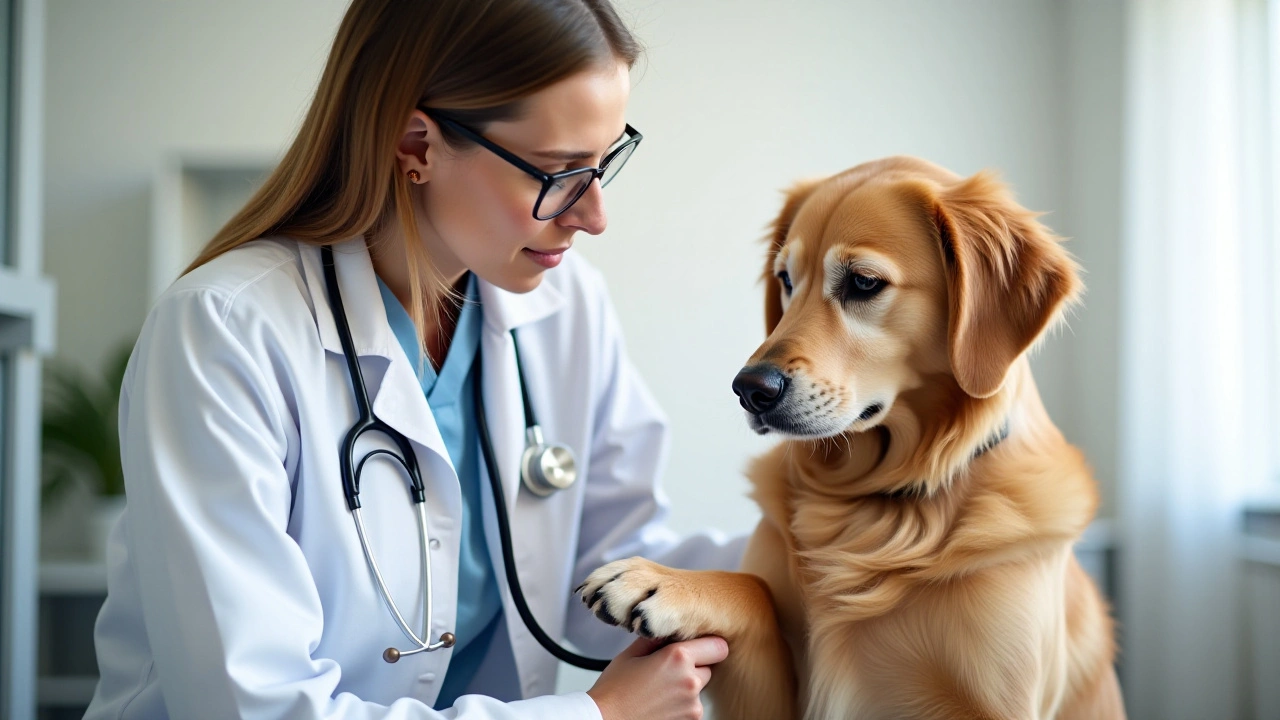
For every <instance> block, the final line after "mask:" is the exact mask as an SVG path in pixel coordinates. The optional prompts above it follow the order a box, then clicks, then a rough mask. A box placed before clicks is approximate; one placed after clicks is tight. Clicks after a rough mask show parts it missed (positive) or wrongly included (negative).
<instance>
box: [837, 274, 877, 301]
mask: <svg viewBox="0 0 1280 720" xmlns="http://www.w3.org/2000/svg"><path fill="white" fill-rule="evenodd" d="M884 286H885V282H884V280H881V279H880V278H878V277H872V276H870V275H862V274H859V273H855V272H850V273H848V274H847V275H846V276H845V279H844V299H845V300H846V301H848V300H870V299H871V298H873V297H875V296H876V295H877V294H879V292H880V291H881V290H883V289H884Z"/></svg>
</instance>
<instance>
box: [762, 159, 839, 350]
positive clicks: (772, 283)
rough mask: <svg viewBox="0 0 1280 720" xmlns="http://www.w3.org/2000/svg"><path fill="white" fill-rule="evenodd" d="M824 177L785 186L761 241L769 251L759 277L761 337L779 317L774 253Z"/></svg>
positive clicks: (780, 311)
mask: <svg viewBox="0 0 1280 720" xmlns="http://www.w3.org/2000/svg"><path fill="white" fill-rule="evenodd" d="M825 180H826V178H809V179H806V180H799V181H797V182H796V183H795V184H793V185H792V186H791V187H790V188H788V189H787V190H786V191H785V194H786V197H787V199H786V202H784V203H783V205H782V212H780V213H778V217H777V218H775V219H774V221H773V223H772V224H770V225H769V234H768V235H767V236H766V237H765V241H766V242H768V243H769V250H768V252H766V253H765V257H764V272H763V273H762V274H761V276H760V277H761V279H762V280H763V281H764V334H765V337H768V336H769V335H771V334H772V333H773V329H774V328H776V327H778V322H779V321H781V320H782V288H781V283H779V282H778V279H777V278H775V277H774V276H773V261H774V258H776V257H777V256H778V250H780V249H782V244H783V243H785V242H786V241H787V233H789V232H790V231H791V223H792V222H793V221H795V219H796V214H797V213H799V212H800V206H801V205H804V201H805V200H808V199H809V196H810V195H812V194H813V191H814V188H816V187H818V186H819V185H821V184H822V183H823V181H825Z"/></svg>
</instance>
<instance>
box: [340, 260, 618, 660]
mask: <svg viewBox="0 0 1280 720" xmlns="http://www.w3.org/2000/svg"><path fill="white" fill-rule="evenodd" d="M320 256H321V262H322V264H323V265H324V279H325V285H326V287H327V289H328V292H329V307H330V309H331V311H332V313H333V319H334V323H335V324H336V325H337V328H338V337H339V339H340V340H341V342H342V353H343V355H344V357H345V359H346V361H347V371H348V373H349V374H350V376H351V385H352V387H353V389H354V391H355V396H356V408H357V410H358V411H359V413H360V418H359V419H358V420H357V421H356V423H355V425H352V426H351V429H350V430H348V431H347V434H346V436H345V437H344V438H343V440H342V448H341V450H342V465H341V467H342V491H343V494H344V495H345V496H346V499H347V508H348V509H349V510H350V511H351V516H352V517H353V518H354V520H355V525H356V534H357V535H358V536H359V537H360V547H361V549H362V550H363V551H364V558H365V561H366V562H367V563H368V564H369V571H370V573H371V574H372V575H373V579H374V583H375V584H376V585H377V587H378V593H379V594H380V595H381V596H382V601H383V603H384V604H386V606H387V610H388V611H389V612H390V613H391V617H392V618H393V619H394V620H395V622H396V625H397V626H399V628H400V631H401V632H402V633H404V635H405V637H407V638H408V639H409V641H410V642H411V643H413V645H414V647H413V648H411V649H408V650H399V649H396V648H394V647H389V648H387V649H386V650H385V651H384V652H383V653H382V659H383V660H385V661H387V662H389V663H394V662H396V661H398V660H399V659H400V658H402V657H404V656H406V655H415V654H417V653H420V652H432V651H434V650H439V649H440V648H449V647H453V645H454V643H455V642H456V640H457V639H456V638H455V637H454V634H453V633H450V632H446V633H441V634H440V637H439V638H438V639H437V640H436V641H435V642H430V637H431V617H432V614H431V610H432V606H431V594H432V593H431V555H430V552H429V550H428V547H429V543H430V538H429V537H428V536H427V512H426V492H425V490H424V487H423V484H422V473H421V471H420V470H419V468H418V459H417V456H416V455H415V454H414V452H413V446H412V445H410V443H409V439H408V438H406V437H405V436H404V435H403V434H401V433H400V432H398V431H397V430H396V429H395V428H393V427H391V426H390V425H388V424H386V423H385V422H383V421H382V420H381V419H379V418H378V417H377V416H376V415H374V414H373V405H372V403H370V402H369V392H368V390H367V389H366V388H365V384H364V374H363V373H362V372H361V371H360V363H359V362H358V361H357V360H356V353H355V347H354V346H355V343H354V342H353V341H352V339H351V328H350V326H348V324H347V314H346V310H345V309H344V308H343V305H342V293H341V291H340V290H339V289H338V273H337V270H336V269H335V267H334V263H333V251H332V250H331V249H330V248H329V247H328V246H324V247H322V248H321V249H320ZM511 341H512V345H513V346H515V347H516V374H517V375H518V377H519V379H520V400H521V402H522V403H523V404H524V420H525V449H524V454H523V455H522V456H521V458H520V477H521V479H522V480H523V484H524V487H525V488H526V489H528V490H529V491H530V492H531V493H533V494H534V495H536V496H537V497H548V496H550V495H552V494H554V493H555V492H557V491H559V490H563V489H565V488H567V487H569V486H571V485H573V483H574V481H576V480H577V479H578V464H577V460H576V459H575V458H574V455H573V451H572V450H570V449H569V448H568V447H566V446H564V445H549V444H547V443H546V442H545V441H544V440H543V436H542V427H541V426H540V425H539V424H538V421H537V418H536V417H535V416H534V414H533V407H532V405H531V404H530V402H529V391H528V387H527V383H526V382H525V378H524V368H523V367H522V366H521V363H520V350H519V346H518V345H517V344H516V342H515V331H514V330H513V331H512V332H511ZM481 363H482V358H481V352H480V349H479V347H477V349H476V359H475V365H474V369H473V372H475V373H476V382H474V383H473V385H474V386H475V403H476V421H477V424H478V425H479V430H480V449H481V452H482V453H483V455H484V463H485V466H486V467H487V468H488V469H489V484H490V486H491V487H492V488H493V498H494V503H493V504H494V508H495V512H496V514H497V516H498V537H499V540H500V542H501V544H502V564H503V568H504V571H505V572H506V576H507V584H508V585H509V586H510V588H511V597H512V600H513V601H514V602H515V606H516V610H517V612H519V613H520V618H521V619H522V620H523V621H524V624H525V627H527V628H528V629H529V632H530V633H531V634H532V635H533V637H534V638H535V639H537V641H538V642H539V643H540V644H541V645H542V646H543V647H544V648H546V649H547V651H548V652H550V653H551V654H552V655H554V656H556V657H557V658H559V659H560V660H563V661H564V662H567V663H569V664H571V665H576V666H578V667H580V668H583V669H586V670H604V668H605V667H606V666H607V665H608V664H609V661H608V660H607V659H597V658H589V657H584V656H582V655H578V654H577V653H573V652H570V651H568V650H565V649H564V648H563V647H561V646H560V644H559V643H557V642H556V641H555V640H553V639H551V637H550V636H549V635H547V633H546V632H545V631H544V630H543V629H542V626H541V625H539V624H538V621H537V619H536V618H534V617H533V612H532V611H531V610H530V609H529V604H528V602H526V601H525V597H524V591H523V590H521V588H520V577H519V575H518V573H517V572H516V564H515V560H514V559H513V558H514V553H513V552H512V549H511V522H510V519H509V518H508V517H507V502H506V493H505V491H504V490H503V489H502V480H501V478H500V477H499V476H498V463H497V460H496V458H495V456H494V452H493V443H492V441H491V440H490V437H489V424H488V422H487V421H486V419H485V410H484V393H483V392H482V388H481V383H480V378H481V377H483V373H482V365H481ZM370 431H376V432H380V433H382V434H383V435H385V436H387V437H388V438H390V439H391V441H392V442H393V443H395V445H396V447H397V448H398V449H399V451H400V454H399V455H397V454H396V453H395V452H393V451H391V450H387V449H378V450H374V451H372V452H370V453H368V454H366V455H365V456H364V457H363V458H361V459H360V462H359V463H356V462H355V446H356V441H357V440H358V439H359V438H360V436H361V435H363V434H365V433H366V432H370ZM375 455H386V456H388V457H390V458H392V459H394V460H395V461H396V462H398V463H399V464H400V466H401V467H403V468H404V470H405V473H406V474H407V475H408V478H409V495H410V497H411V498H412V500H413V507H414V511H415V514H416V516H417V519H418V544H419V552H420V553H421V556H422V580H423V587H422V591H423V630H422V634H421V635H418V634H417V633H415V632H414V631H413V629H412V628H410V627H409V623H408V622H406V621H405V619H404V616H403V615H402V614H401V613H400V610H399V608H397V607H396V603H395V601H394V600H392V599H391V593H390V592H389V591H388V590H387V584H386V582H384V581H383V579H382V571H381V570H380V569H379V568H378V562H377V560H375V559H374V557H373V551H372V550H371V549H370V547H369V541H368V538H367V537H366V535H365V529H364V521H363V520H362V519H361V517H360V471H361V470H362V469H363V468H364V464H365V463H366V462H368V460H369V458H372V457H374V456H375Z"/></svg>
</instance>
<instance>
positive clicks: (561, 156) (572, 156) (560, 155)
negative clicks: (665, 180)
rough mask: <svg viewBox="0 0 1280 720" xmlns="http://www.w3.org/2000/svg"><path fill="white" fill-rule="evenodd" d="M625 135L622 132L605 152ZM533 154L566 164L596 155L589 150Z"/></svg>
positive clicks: (552, 151)
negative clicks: (562, 161)
mask: <svg viewBox="0 0 1280 720" xmlns="http://www.w3.org/2000/svg"><path fill="white" fill-rule="evenodd" d="M626 135H627V131H626V130H623V131H622V132H621V133H620V134H619V135H618V137H617V138H616V139H615V140H614V141H613V142H611V143H609V147H607V148H605V152H608V151H609V148H612V147H613V146H614V145H617V144H618V142H619V141H620V140H622V139H623V138H624V137H626ZM533 154H534V155H536V156H537V157H540V158H544V159H547V160H564V161H566V162H574V161H577V160H587V159H590V158H593V157H595V156H596V154H595V153H593V152H591V151H590V150H538V151H536V152H534V153H533Z"/></svg>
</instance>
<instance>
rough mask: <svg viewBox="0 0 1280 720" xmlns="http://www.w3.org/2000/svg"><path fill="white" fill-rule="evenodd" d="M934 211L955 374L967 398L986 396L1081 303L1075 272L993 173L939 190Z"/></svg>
mask: <svg viewBox="0 0 1280 720" xmlns="http://www.w3.org/2000/svg"><path fill="white" fill-rule="evenodd" d="M932 210H933V215H934V221H935V223H936V224H937V228H938V235H939V240H940V241H941V245H942V253H943V258H944V262H945V266H946V271H947V281H948V288H947V294H948V298H949V304H950V308H949V311H950V319H949V332H948V336H949V344H950V355H951V368H952V372H953V373H954V374H955V378H956V381H957V382H958V383H959V384H960V387H961V388H962V389H963V390H964V391H965V392H966V393H967V394H969V395H971V396H973V397H979V398H981V397H989V396H991V395H994V394H995V393H996V391H998V390H999V389H1000V387H1001V386H1002V385H1003V384H1004V379H1005V375H1006V374H1007V373H1008V371H1009V368H1010V366H1012V365H1013V363H1014V361H1015V360H1017V359H1018V357H1019V356H1020V355H1022V353H1024V352H1026V350H1027V349H1028V348H1029V347H1031V345H1032V344H1033V343H1034V342H1035V341H1036V340H1037V339H1039V338H1040V336H1041V335H1042V334H1043V333H1044V331H1045V330H1046V329H1048V328H1049V327H1050V326H1051V325H1053V324H1054V323H1056V322H1057V321H1058V320H1059V319H1061V316H1062V313H1063V311H1064V310H1065V308H1066V306H1067V305H1069V304H1071V303H1074V302H1075V301H1076V300H1077V299H1078V298H1079V296H1080V294H1081V292H1082V290H1083V286H1082V284H1081V282H1080V277H1079V274H1078V268H1077V265H1076V263H1075V261H1074V260H1072V258H1071V256H1070V255H1069V254H1068V253H1067V251H1066V250H1064V249H1063V248H1062V245H1061V241H1060V239H1059V238H1057V237H1056V236H1054V235H1053V234H1052V233H1051V232H1050V231H1049V230H1048V228H1046V227H1044V226H1043V225H1041V224H1040V223H1039V222H1038V221H1037V220H1036V217H1037V214H1036V213H1033V212H1031V211H1029V210H1027V209H1025V208H1023V207H1022V206H1020V205H1018V204H1017V202H1015V201H1014V199H1013V196H1012V194H1011V193H1010V192H1009V190H1008V188H1006V187H1005V186H1004V185H1003V184H1001V183H1000V182H999V181H997V180H996V179H995V177H994V175H992V174H990V173H987V172H981V173H978V174H977V175H974V176H973V177H970V178H967V179H965V180H961V181H959V182H957V183H955V184H954V185H951V186H947V187H943V188H942V189H941V190H940V191H938V193H937V195H936V197H935V198H934V200H933V208H932Z"/></svg>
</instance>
